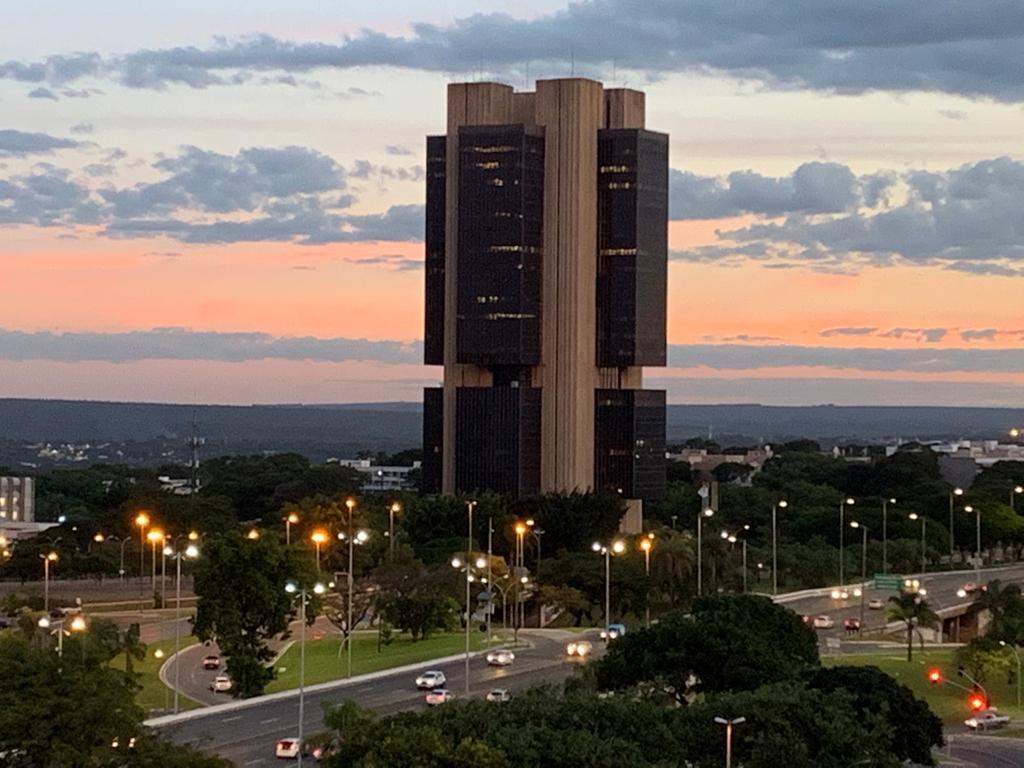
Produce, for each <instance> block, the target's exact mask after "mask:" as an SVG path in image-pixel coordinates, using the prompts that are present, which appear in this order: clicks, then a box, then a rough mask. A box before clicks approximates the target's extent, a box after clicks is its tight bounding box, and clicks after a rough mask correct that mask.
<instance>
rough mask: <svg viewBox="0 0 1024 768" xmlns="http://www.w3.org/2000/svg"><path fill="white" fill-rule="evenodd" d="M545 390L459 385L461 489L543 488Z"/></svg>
mask: <svg viewBox="0 0 1024 768" xmlns="http://www.w3.org/2000/svg"><path fill="white" fill-rule="evenodd" d="M540 393H541V391H540V389H535V388H530V387H519V386H498V387H459V388H458V389H457V390H456V395H455V399H456V408H455V454H456V455H455V489H456V491H458V492H465V493H472V492H475V491H480V490H485V489H486V490H492V491H497V492H499V493H508V494H512V495H514V496H530V495H533V494H536V493H537V492H538V490H539V488H540Z"/></svg>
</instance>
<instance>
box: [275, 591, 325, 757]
mask: <svg viewBox="0 0 1024 768" xmlns="http://www.w3.org/2000/svg"><path fill="white" fill-rule="evenodd" d="M284 591H285V592H287V593H288V594H289V595H294V596H295V599H297V600H298V601H299V632H300V633H301V634H300V639H299V754H298V758H299V762H298V765H300V766H301V765H302V751H303V743H302V726H303V722H302V721H303V720H304V719H305V707H306V604H307V603H308V602H309V590H308V589H306V587H299V585H298V584H296V583H295V582H294V581H289V582H288V583H287V584H285V586H284ZM326 591H327V588H326V587H325V586H324V585H323V584H321V583H320V582H319V581H318V582H317V583H316V584H314V585H313V593H314V594H317V595H322V594H323V593H324V592H326Z"/></svg>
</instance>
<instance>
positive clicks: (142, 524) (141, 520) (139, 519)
mask: <svg viewBox="0 0 1024 768" xmlns="http://www.w3.org/2000/svg"><path fill="white" fill-rule="evenodd" d="M135 524H136V525H137V526H139V612H140V613H141V612H142V611H144V610H145V608H146V605H145V602H144V598H145V590H144V589H143V586H142V585H143V584H144V583H145V578H146V527H147V526H148V525H149V515H147V514H146V513H145V512H139V514H137V515H136V516H135Z"/></svg>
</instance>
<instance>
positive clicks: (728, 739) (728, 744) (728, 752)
mask: <svg viewBox="0 0 1024 768" xmlns="http://www.w3.org/2000/svg"><path fill="white" fill-rule="evenodd" d="M715 722H716V723H718V724H719V725H724V726H725V768H732V729H733V726H736V725H742V724H743V723H745V722H747V718H745V717H737V718H734V719H732V720H727V719H725V718H724V717H716V718H715Z"/></svg>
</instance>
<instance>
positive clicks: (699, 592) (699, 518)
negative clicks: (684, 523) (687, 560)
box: [697, 507, 715, 597]
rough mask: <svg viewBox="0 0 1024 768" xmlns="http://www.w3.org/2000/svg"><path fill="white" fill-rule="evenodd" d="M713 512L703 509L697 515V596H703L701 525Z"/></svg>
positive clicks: (710, 509) (706, 508) (707, 508)
mask: <svg viewBox="0 0 1024 768" xmlns="http://www.w3.org/2000/svg"><path fill="white" fill-rule="evenodd" d="M714 514H715V510H713V509H712V508H711V507H705V508H704V509H703V510H701V511H700V513H699V514H698V515H697V595H698V597H699V596H700V595H703V594H704V548H703V547H702V546H701V528H702V527H703V526H702V525H701V523H702V522H703V520H704V518H705V517H712V516H713V515H714Z"/></svg>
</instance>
